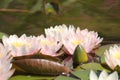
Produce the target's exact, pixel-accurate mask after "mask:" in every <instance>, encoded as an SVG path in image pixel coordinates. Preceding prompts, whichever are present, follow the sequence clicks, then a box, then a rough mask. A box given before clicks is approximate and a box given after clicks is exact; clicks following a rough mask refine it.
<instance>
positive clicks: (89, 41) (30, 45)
mask: <svg viewBox="0 0 120 80" xmlns="http://www.w3.org/2000/svg"><path fill="white" fill-rule="evenodd" d="M102 41H103V38H100V37H99V36H98V33H97V32H94V31H88V29H83V30H81V29H80V27H77V28H76V27H74V26H73V25H70V26H66V25H64V24H63V25H58V26H55V27H50V28H46V29H45V34H41V35H39V36H26V34H23V35H21V36H20V37H18V36H17V35H15V34H14V35H10V36H3V37H2V43H0V80H8V79H9V78H10V77H11V76H12V75H13V74H14V72H15V68H14V67H13V66H12V65H13V63H12V61H14V58H15V57H20V56H29V55H34V54H36V53H38V52H39V53H41V54H42V55H47V56H51V57H59V56H60V55H63V54H64V55H67V56H73V55H74V52H75V49H76V47H77V46H80V47H81V46H82V47H83V49H84V50H85V52H86V53H87V55H89V54H93V51H94V49H96V48H98V47H99V46H100V43H101V42H102ZM61 49H62V51H63V52H62V54H61V53H60V51H61ZM104 56H105V61H106V63H107V65H108V66H109V67H110V68H111V69H112V70H114V68H115V67H116V66H120V46H118V45H114V46H112V47H110V48H109V50H106V51H105V52H104ZM79 57H83V56H79ZM87 58H88V59H89V57H88V56H87ZM88 59H87V61H88ZM42 61H43V62H44V61H45V60H42ZM42 64H45V63H42ZM49 64H50V63H49ZM59 64H60V63H58V65H59ZM48 66H49V65H48ZM43 72H44V71H43ZM90 80H118V73H117V71H115V72H113V73H111V74H110V75H109V74H108V73H107V72H106V71H105V70H103V71H102V72H101V74H100V76H99V78H98V77H97V75H96V74H95V72H94V71H93V70H91V72H90Z"/></svg>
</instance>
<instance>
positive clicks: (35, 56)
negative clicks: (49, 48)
mask: <svg viewBox="0 0 120 80" xmlns="http://www.w3.org/2000/svg"><path fill="white" fill-rule="evenodd" d="M20 59H47V60H51V61H55V62H59V61H60V60H59V59H58V58H56V57H53V56H50V55H44V54H41V53H39V51H37V52H36V53H34V54H32V55H24V56H16V57H14V60H20Z"/></svg>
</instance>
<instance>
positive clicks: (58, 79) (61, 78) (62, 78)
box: [55, 76, 78, 80]
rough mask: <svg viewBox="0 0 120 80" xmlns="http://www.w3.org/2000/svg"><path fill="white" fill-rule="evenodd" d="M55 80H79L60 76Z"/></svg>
mask: <svg viewBox="0 0 120 80" xmlns="http://www.w3.org/2000/svg"><path fill="white" fill-rule="evenodd" d="M55 80H78V79H75V78H72V77H67V76H58V77H57V78H56V79H55Z"/></svg>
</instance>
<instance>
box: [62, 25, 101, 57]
mask: <svg viewBox="0 0 120 80" xmlns="http://www.w3.org/2000/svg"><path fill="white" fill-rule="evenodd" d="M102 40H103V38H100V37H98V33H97V32H94V31H88V29H84V30H80V28H79V27H77V29H76V31H71V33H70V34H69V36H68V37H63V39H62V43H63V44H64V46H65V48H66V50H67V51H68V52H69V54H71V55H73V53H74V50H75V48H76V46H77V45H81V46H83V48H84V49H85V51H86V52H87V53H90V52H91V51H92V50H93V49H94V48H96V47H97V46H98V45H99V44H100V43H101V42H102Z"/></svg>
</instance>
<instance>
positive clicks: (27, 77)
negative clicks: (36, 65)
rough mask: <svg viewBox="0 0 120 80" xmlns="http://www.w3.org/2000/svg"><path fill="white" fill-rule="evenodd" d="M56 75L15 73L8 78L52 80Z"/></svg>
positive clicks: (15, 79) (17, 79) (12, 79)
mask: <svg viewBox="0 0 120 80" xmlns="http://www.w3.org/2000/svg"><path fill="white" fill-rule="evenodd" d="M55 77H56V76H38V75H36V76H35V75H16V76H13V77H11V78H10V79H9V80H53V79H54V78H55Z"/></svg>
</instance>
